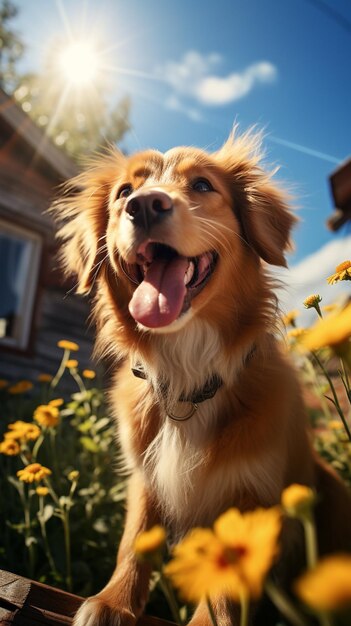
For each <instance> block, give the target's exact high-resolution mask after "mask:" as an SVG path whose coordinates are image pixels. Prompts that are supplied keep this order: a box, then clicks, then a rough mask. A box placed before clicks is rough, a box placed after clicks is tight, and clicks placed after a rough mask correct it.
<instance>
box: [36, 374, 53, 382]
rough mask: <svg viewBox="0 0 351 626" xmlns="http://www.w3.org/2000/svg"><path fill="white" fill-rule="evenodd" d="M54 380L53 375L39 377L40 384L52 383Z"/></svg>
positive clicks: (40, 375)
mask: <svg viewBox="0 0 351 626" xmlns="http://www.w3.org/2000/svg"><path fill="white" fill-rule="evenodd" d="M52 379H53V376H51V374H39V376H38V381H39V382H40V383H50V382H51V381H52Z"/></svg>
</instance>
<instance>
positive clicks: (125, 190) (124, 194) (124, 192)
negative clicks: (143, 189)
mask: <svg viewBox="0 0 351 626" xmlns="http://www.w3.org/2000/svg"><path fill="white" fill-rule="evenodd" d="M131 193H133V187H132V185H131V184H130V183H126V184H125V185H123V186H122V187H121V188H120V189H119V191H118V193H117V200H119V198H128V196H130V194H131Z"/></svg>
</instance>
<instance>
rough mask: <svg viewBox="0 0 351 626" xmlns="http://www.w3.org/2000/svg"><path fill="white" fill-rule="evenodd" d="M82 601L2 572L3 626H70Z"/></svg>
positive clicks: (162, 623)
mask: <svg viewBox="0 0 351 626" xmlns="http://www.w3.org/2000/svg"><path fill="white" fill-rule="evenodd" d="M83 600H84V598H81V597H80V596H76V595H74V594H72V593H68V592H67V591H62V590H61V589H55V588H54V587H50V586H49V585H44V584H42V583H38V582H36V581H33V580H29V579H28V578H23V577H22V576H18V575H17V574H11V573H10V572H6V571H3V570H0V624H1V626H12V625H15V626H41V625H43V626H60V625H61V626H62V625H69V624H72V619H73V616H74V614H75V613H76V611H77V610H78V608H79V607H80V605H81V604H82V602H83ZM138 626H172V622H167V621H166V620H163V619H160V618H157V617H151V616H149V615H144V616H142V617H141V618H140V620H138Z"/></svg>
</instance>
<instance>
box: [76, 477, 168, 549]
mask: <svg viewBox="0 0 351 626" xmlns="http://www.w3.org/2000/svg"><path fill="white" fill-rule="evenodd" d="M71 473H73V472H71ZM165 542H166V531H165V529H164V528H162V526H153V527H152V528H150V530H146V531H145V532H143V533H141V534H140V535H138V537H137V538H136V540H135V542H134V552H135V553H136V554H137V555H139V556H143V555H145V554H151V553H153V552H157V551H158V550H160V549H161V548H163V546H164V545H165Z"/></svg>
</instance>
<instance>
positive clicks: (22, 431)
mask: <svg viewBox="0 0 351 626" xmlns="http://www.w3.org/2000/svg"><path fill="white" fill-rule="evenodd" d="M40 433H41V430H40V428H39V427H38V426H36V424H29V423H28V422H23V421H22V420H17V422H13V423H12V424H9V432H7V433H5V435H4V436H5V438H6V439H18V440H20V441H35V440H36V439H38V437H39V435H40Z"/></svg>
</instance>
